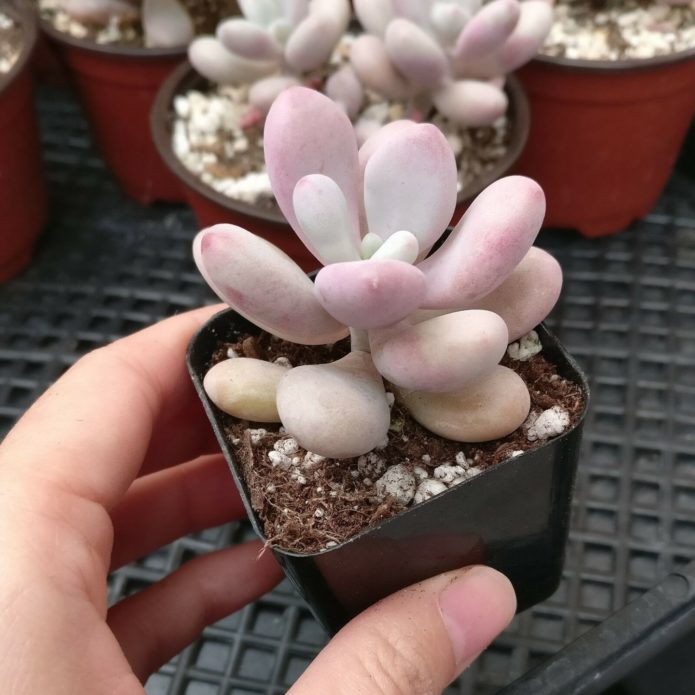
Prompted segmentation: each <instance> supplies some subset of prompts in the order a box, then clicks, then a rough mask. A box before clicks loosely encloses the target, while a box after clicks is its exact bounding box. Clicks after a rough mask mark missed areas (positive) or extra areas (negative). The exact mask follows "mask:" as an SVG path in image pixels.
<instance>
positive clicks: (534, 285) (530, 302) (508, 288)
mask: <svg viewBox="0 0 695 695" xmlns="http://www.w3.org/2000/svg"><path fill="white" fill-rule="evenodd" d="M561 289H562V268H561V267H560V264H559V263H558V262H557V261H556V260H555V259H554V258H553V257H552V256H551V255H550V254H549V253H547V252H546V251H543V250H542V249H539V248H537V247H535V246H532V247H531V248H530V249H529V250H528V253H527V254H526V255H525V256H524V258H523V260H522V261H521V263H519V265H517V267H516V268H514V270H513V271H512V273H511V275H509V277H508V278H507V279H506V280H505V281H504V282H503V283H502V284H501V285H500V286H499V287H498V288H497V289H495V290H493V291H492V292H490V294H488V295H486V296H485V297H483V298H482V299H480V300H478V301H477V302H474V303H473V305H472V308H476V309H487V310H488V311H494V312H495V313H497V314H499V315H500V316H501V317H502V318H503V319H504V321H505V322H506V324H507V328H508V329H509V342H512V341H514V340H518V339H519V338H520V337H521V336H522V335H526V334H527V333H528V332H529V331H530V330H533V329H534V328H535V327H536V326H537V325H538V324H539V323H541V321H543V320H544V319H545V318H546V317H547V316H548V314H549V313H550V312H551V311H552V309H553V307H554V306H555V304H556V303H557V300H558V299H559V297H560V291H561Z"/></svg>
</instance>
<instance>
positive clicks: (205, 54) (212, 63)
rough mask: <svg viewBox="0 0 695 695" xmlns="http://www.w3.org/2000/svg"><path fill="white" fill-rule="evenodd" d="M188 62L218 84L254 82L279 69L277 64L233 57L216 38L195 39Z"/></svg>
mask: <svg viewBox="0 0 695 695" xmlns="http://www.w3.org/2000/svg"><path fill="white" fill-rule="evenodd" d="M188 60H189V61H190V62H191V65H192V66H193V67H194V69H195V70H196V71H197V72H199V73H200V74H201V75H202V76H203V77H206V78H207V79H208V80H210V81H212V82H216V83H217V84H243V83H246V82H254V81H255V80H258V79H261V78H262V77H265V76H267V75H269V74H270V73H272V72H274V71H275V70H276V69H277V64H276V63H272V62H267V61H257V60H247V59H246V58H242V57H241V56H236V55H233V54H232V53H230V52H229V51H228V50H227V49H226V48H225V47H224V46H223V45H222V44H221V43H220V42H219V41H218V40H217V39H216V38H215V37H214V36H199V37H198V38H196V39H193V41H191V43H190V45H189V46H188Z"/></svg>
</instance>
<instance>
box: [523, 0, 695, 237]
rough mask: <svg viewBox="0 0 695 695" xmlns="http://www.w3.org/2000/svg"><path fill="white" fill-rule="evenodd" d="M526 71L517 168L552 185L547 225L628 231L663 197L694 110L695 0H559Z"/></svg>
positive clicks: (593, 232)
mask: <svg viewBox="0 0 695 695" xmlns="http://www.w3.org/2000/svg"><path fill="white" fill-rule="evenodd" d="M519 77H520V79H521V80H522V82H523V84H524V86H525V88H526V90H527V92H528V94H529V98H530V102H531V109H532V114H533V123H532V128H531V133H530V136H529V141H528V145H527V147H526V149H525V151H524V153H523V155H522V157H521V158H520V160H519V163H518V166H517V169H516V170H517V171H518V172H519V173H522V174H525V175H527V176H531V177H533V178H534V179H536V180H537V181H538V182H539V183H540V184H541V185H542V186H543V188H544V189H545V191H546V195H547V196H548V217H547V223H548V224H550V225H552V226H559V227H572V228H576V229H578V230H579V231H580V232H582V233H583V234H584V235H586V236H591V237H595V236H601V235H604V234H610V233H613V232H618V231H621V230H623V229H625V228H627V227H628V225H629V224H630V223H631V222H632V221H633V220H634V219H636V218H639V217H642V216H644V215H646V214H647V213H648V212H649V211H650V210H651V209H652V207H653V206H654V204H655V203H656V201H657V199H658V198H659V196H660V195H661V192H662V190H663V188H664V186H665V185H666V182H667V181H668V179H669V176H670V174H671V171H672V169H673V166H674V163H675V161H676V158H677V157H678V152H679V149H680V147H681V145H682V143H683V140H684V138H685V135H686V132H687V130H688V126H689V124H690V123H691V121H692V119H693V116H694V115H695V2H692V0H670V2H667V1H666V0H650V1H649V2H638V1H637V0H597V1H594V2H589V0H557V3H556V20H555V24H554V25H553V29H552V31H551V33H550V35H549V37H548V40H547V42H546V44H545V46H544V48H543V49H542V53H541V55H539V56H538V57H537V58H536V59H535V60H534V61H532V62H531V63H529V64H528V65H527V66H526V67H524V68H523V69H522V70H521V71H520V73H519Z"/></svg>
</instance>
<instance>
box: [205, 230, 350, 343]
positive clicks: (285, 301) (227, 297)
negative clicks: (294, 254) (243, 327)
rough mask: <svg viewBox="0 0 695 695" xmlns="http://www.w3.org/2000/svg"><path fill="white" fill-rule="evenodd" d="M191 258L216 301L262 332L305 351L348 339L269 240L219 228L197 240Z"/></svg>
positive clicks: (299, 273) (299, 272)
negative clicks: (225, 304)
mask: <svg viewBox="0 0 695 695" xmlns="http://www.w3.org/2000/svg"><path fill="white" fill-rule="evenodd" d="M193 257H194V258H195V262H196V265H197V266H198V269H199V270H200V272H201V274H202V275H203V277H204V278H205V280H206V281H207V282H208V284H209V285H210V287H211V288H212V289H213V290H214V291H215V293H216V294H217V296H218V297H220V299H222V300H223V301H225V302H227V304H229V306H231V307H232V308H233V309H234V310H235V311H238V312H239V313H240V314H241V315H242V316H244V317H245V318H247V319H248V320H249V321H253V322H254V323H255V324H256V325H257V326H259V327H260V328H262V329H263V330H266V331H268V332H269V333H272V334H273V335H276V336H277V337H279V338H282V339H284V340H289V341H291V342H294V343H303V344H306V345H319V344H323V343H332V342H335V341H336V340H339V339H340V338H343V337H344V336H345V335H347V332H348V331H347V329H346V328H345V326H342V325H341V324H339V323H338V322H337V321H336V320H335V319H334V318H333V317H331V316H330V315H329V314H328V313H326V311H325V310H324V309H323V307H322V306H321V305H320V303H319V302H318V301H317V299H316V295H315V293H314V286H313V284H312V282H311V280H310V279H309V278H308V277H307V275H306V274H305V273H304V271H303V270H302V269H301V268H300V267H299V266H298V265H297V264H296V263H295V262H294V261H293V260H292V259H291V258H290V257H289V256H287V255H286V254H284V253H283V252H282V251H280V249H278V248H277V247H275V246H273V245H272V244H270V243H269V242H267V241H265V239H261V238H260V237H257V236H255V235H254V234H251V233H250V232H247V231H246V230H245V229H242V228H241V227H236V226H234V225H228V224H218V225H215V226H214V227H209V228H208V229H204V230H203V231H202V232H200V233H199V234H198V235H197V236H196V238H195V240H194V242H193ZM259 268H262V269H263V270H262V272H259Z"/></svg>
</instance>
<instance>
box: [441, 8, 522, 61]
mask: <svg viewBox="0 0 695 695" xmlns="http://www.w3.org/2000/svg"><path fill="white" fill-rule="evenodd" d="M520 14H521V10H520V6H519V2H518V0H493V2H490V3H488V4H487V5H485V6H484V7H483V8H482V9H481V10H480V11H479V12H477V13H476V14H475V15H474V16H473V17H472V18H471V20H470V21H469V22H468V24H466V26H465V27H464V29H463V31H462V32H461V34H460V35H459V37H458V40H457V41H456V46H455V47H454V50H453V53H452V56H453V58H454V60H455V61H456V62H457V63H458V64H459V65H465V63H467V62H470V61H474V60H480V59H481V58H484V57H485V56H487V55H489V54H490V53H492V52H493V51H495V50H497V49H498V48H499V47H500V46H502V44H503V43H504V42H505V41H506V40H507V38H508V37H509V36H510V35H511V33H512V32H513V31H514V28H515V27H516V25H517V22H518V21H519V16H520Z"/></svg>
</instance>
